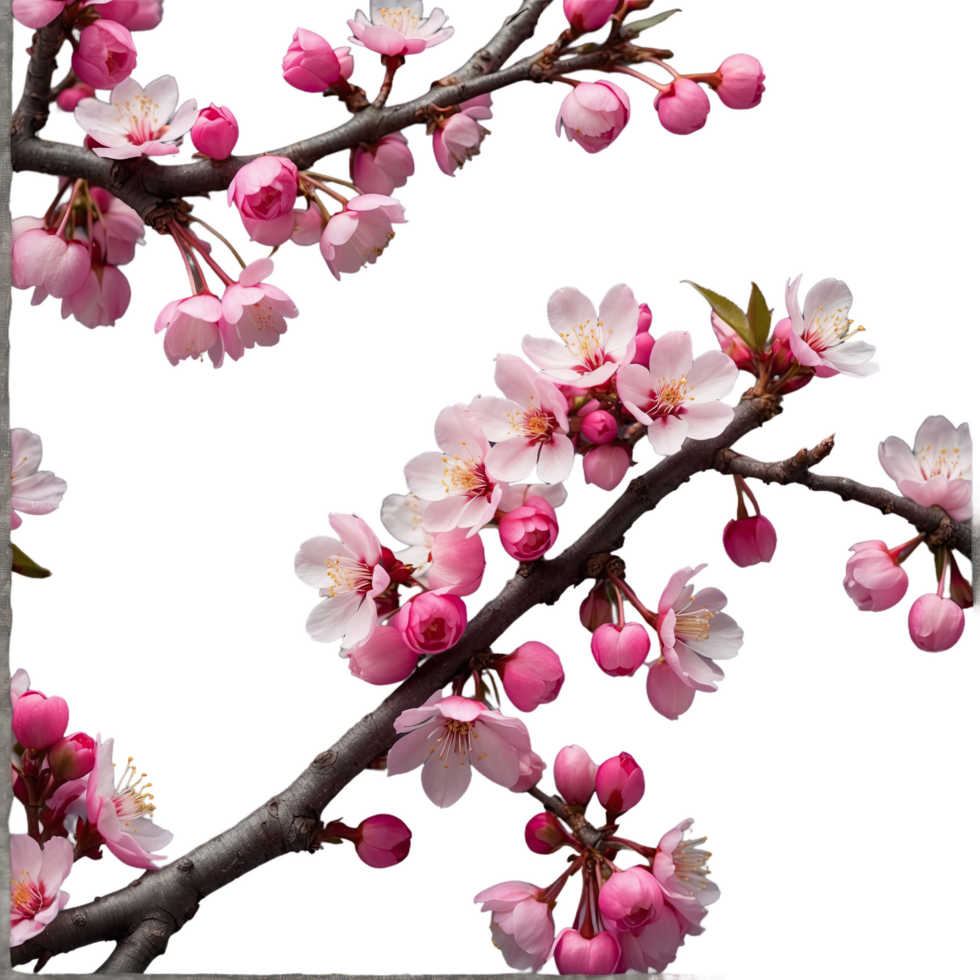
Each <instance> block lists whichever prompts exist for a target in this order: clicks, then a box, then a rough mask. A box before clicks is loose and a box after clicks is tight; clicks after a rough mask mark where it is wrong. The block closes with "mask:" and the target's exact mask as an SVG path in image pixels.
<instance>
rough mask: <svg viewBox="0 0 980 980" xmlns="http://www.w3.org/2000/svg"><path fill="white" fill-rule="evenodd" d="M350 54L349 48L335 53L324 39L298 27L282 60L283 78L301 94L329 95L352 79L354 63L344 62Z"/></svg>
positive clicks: (347, 60) (348, 60)
mask: <svg viewBox="0 0 980 980" xmlns="http://www.w3.org/2000/svg"><path fill="white" fill-rule="evenodd" d="M349 52H350V48H338V49H337V50H336V51H334V49H333V48H332V47H331V46H330V42H329V41H327V40H326V39H325V38H322V37H320V35H319V34H316V33H315V32H314V31H308V30H306V29H305V28H303V27H298V28H296V31H295V33H294V34H293V40H292V42H291V43H290V45H289V47H288V48H287V50H286V54H285V56H284V57H283V59H282V77H283V78H284V79H285V80H286V81H287V82H288V83H289V84H290V85H292V86H293V88H298V89H299V90H300V91H301V92H326V91H327V90H328V89H329V88H330V87H331V86H332V85H335V84H336V83H337V82H339V81H340V80H341V79H342V78H344V79H346V78H349V77H350V74H351V72H352V71H353V70H354V61H353V59H352V58H344V59H343V61H342V60H341V58H342V57H343V56H345V55H347V54H348V53H349ZM345 69H346V71H345Z"/></svg>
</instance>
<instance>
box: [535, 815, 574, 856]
mask: <svg viewBox="0 0 980 980" xmlns="http://www.w3.org/2000/svg"><path fill="white" fill-rule="evenodd" d="M569 840H570V838H569V836H568V834H566V833H565V830H564V828H563V827H562V825H561V824H560V823H559V822H558V818H557V817H555V815H554V814H552V813H536V814H535V815H534V816H533V817H531V819H530V820H528V822H527V826H526V827H525V828H524V841H525V843H526V844H527V846H528V847H529V848H530V849H531V850H532V851H534V853H535V854H554V853H555V851H557V850H558V848H559V847H562V846H564V845H565V844H567V843H568V842H569Z"/></svg>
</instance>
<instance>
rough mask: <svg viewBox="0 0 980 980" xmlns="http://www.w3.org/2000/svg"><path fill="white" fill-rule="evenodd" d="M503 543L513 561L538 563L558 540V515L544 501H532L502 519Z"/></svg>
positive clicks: (501, 533)
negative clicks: (536, 560)
mask: <svg viewBox="0 0 980 980" xmlns="http://www.w3.org/2000/svg"><path fill="white" fill-rule="evenodd" d="M498 529H499V531H500V543H501V544H502V545H503V546H504V551H506V552H507V554H508V555H510V556H511V558H516V559H517V560H518V561H534V560H535V559H537V558H540V557H541V556H542V555H543V554H544V553H545V552H546V551H547V550H548V549H549V548H550V547H551V546H552V545H553V544H554V543H555V541H556V540H557V539H558V515H557V514H556V513H555V508H554V507H552V506H551V504H549V503H548V501H547V500H544V499H543V498H542V497H528V498H527V499H526V500H525V501H524V506H523V507H518V508H516V509H515V510H512V511H510V513H508V514H505V515H504V516H503V517H502V518H501V519H500V524H499V525H498Z"/></svg>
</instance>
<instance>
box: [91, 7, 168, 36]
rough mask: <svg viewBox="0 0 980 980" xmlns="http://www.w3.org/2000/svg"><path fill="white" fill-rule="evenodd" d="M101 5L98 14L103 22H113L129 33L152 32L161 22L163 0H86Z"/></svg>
mask: <svg viewBox="0 0 980 980" xmlns="http://www.w3.org/2000/svg"><path fill="white" fill-rule="evenodd" d="M93 3H95V4H102V9H101V10H100V11H99V13H100V14H101V15H102V17H103V19H105V20H114V21H116V23H118V24H122V25H123V27H128V28H129V29H130V30H131V31H152V30H153V28H154V27H157V26H158V25H159V23H160V21H161V20H163V0H109V2H108V3H106V2H105V0H88V3H86V4H85V6H86V7H88V6H91V5H92V4H93Z"/></svg>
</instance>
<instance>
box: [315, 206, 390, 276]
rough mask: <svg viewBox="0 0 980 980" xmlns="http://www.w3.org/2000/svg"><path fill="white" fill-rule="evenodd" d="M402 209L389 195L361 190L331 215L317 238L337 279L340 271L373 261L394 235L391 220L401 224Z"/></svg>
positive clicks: (329, 267) (324, 258)
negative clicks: (321, 233)
mask: <svg viewBox="0 0 980 980" xmlns="http://www.w3.org/2000/svg"><path fill="white" fill-rule="evenodd" d="M405 221H406V218H405V209H404V208H403V207H402V206H401V204H399V203H398V201H397V200H395V198H393V197H386V196H385V195H384V194H361V195H360V197H352V198H351V199H350V200H349V201H348V202H347V206H346V207H345V208H344V210H343V211H341V212H340V213H338V214H335V215H333V216H332V217H331V218H330V220H329V221H328V222H327V227H326V228H324V229H323V235H322V236H321V238H320V254H321V255H322V256H323V260H324V261H325V262H326V263H327V268H328V269H329V270H330V271H331V272H332V273H333V276H334V278H335V279H337V280H338V281H339V280H340V274H341V272H347V273H353V272H359V271H360V270H361V269H363V268H364V266H366V265H374V263H375V262H377V261H378V256H379V255H381V253H382V252H384V250H385V249H386V248H387V247H388V243H389V242H390V241H391V240H392V239H393V238H394V237H395V233H394V231H392V227H391V226H392V225H393V224H404V223H405Z"/></svg>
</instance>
